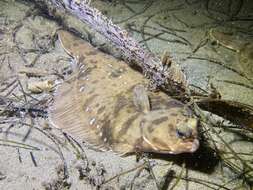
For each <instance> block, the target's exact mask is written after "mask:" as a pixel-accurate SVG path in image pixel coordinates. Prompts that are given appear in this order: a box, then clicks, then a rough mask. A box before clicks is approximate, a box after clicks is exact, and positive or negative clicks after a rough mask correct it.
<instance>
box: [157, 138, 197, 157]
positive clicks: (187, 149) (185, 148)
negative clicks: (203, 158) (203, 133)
mask: <svg viewBox="0 0 253 190" xmlns="http://www.w3.org/2000/svg"><path fill="white" fill-rule="evenodd" d="M198 148H199V140H198V139H194V140H193V141H191V142H187V143H185V142H184V143H180V144H179V145H178V146H177V147H175V148H171V147H170V148H168V149H161V148H160V147H159V148H158V147H156V151H154V152H156V153H160V154H182V153H194V152H195V151H196V150H197V149H198Z"/></svg>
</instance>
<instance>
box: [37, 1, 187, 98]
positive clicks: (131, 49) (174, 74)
mask: <svg viewBox="0 0 253 190" xmlns="http://www.w3.org/2000/svg"><path fill="white" fill-rule="evenodd" d="M33 1H34V2H35V3H36V4H40V5H41V4H43V6H44V7H47V9H51V10H52V8H53V9H61V10H62V9H63V10H65V11H66V12H68V13H71V14H72V15H74V16H76V17H77V18H78V19H79V20H81V21H82V22H84V23H85V24H87V25H88V26H89V27H90V28H92V29H93V30H95V31H97V32H99V33H100V34H101V35H103V36H104V37H105V38H106V39H107V40H109V41H110V42H112V43H113V44H114V45H115V46H116V48H117V49H120V50H121V54H122V57H123V58H124V59H125V60H126V62H127V63H135V64H136V65H137V66H139V67H141V68H142V70H143V72H144V74H145V75H146V76H147V77H148V78H150V79H151V81H152V84H154V86H155V87H159V88H163V89H164V90H165V91H167V92H168V93H172V94H175V93H180V94H185V92H187V89H188V87H187V82H186V77H185V75H184V73H183V72H182V71H181V69H180V67H179V66H178V65H177V64H176V63H174V62H172V61H171V60H169V61H166V63H162V61H161V60H160V59H159V58H158V57H157V56H156V55H154V54H153V53H151V52H149V51H147V50H145V49H143V48H142V47H141V45H139V44H138V43H137V42H136V41H135V40H134V39H133V38H131V37H130V36H129V35H128V33H127V32H126V31H125V30H122V29H121V28H120V27H119V26H117V25H115V24H113V23H112V21H111V20H110V19H108V18H107V17H106V16H104V15H103V14H102V13H101V12H100V11H99V10H97V9H95V8H92V7H90V6H89V1H87V0H33ZM40 7H41V6H40ZM50 14H54V11H51V12H50Z"/></svg>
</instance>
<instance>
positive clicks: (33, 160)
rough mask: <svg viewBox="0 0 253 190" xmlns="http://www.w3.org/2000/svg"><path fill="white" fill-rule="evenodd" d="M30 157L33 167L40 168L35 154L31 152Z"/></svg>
mask: <svg viewBox="0 0 253 190" xmlns="http://www.w3.org/2000/svg"><path fill="white" fill-rule="evenodd" d="M30 156H31V159H32V162H33V165H34V166H35V167H37V166H38V164H37V162H36V160H35V158H34V155H33V153H32V152H30Z"/></svg>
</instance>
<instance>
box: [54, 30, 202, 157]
mask: <svg viewBox="0 0 253 190" xmlns="http://www.w3.org/2000/svg"><path fill="white" fill-rule="evenodd" d="M58 36H59V39H60V41H61V44H62V46H63V48H64V49H65V50H66V51H67V53H69V54H70V55H71V56H72V57H73V58H75V59H77V60H79V64H77V66H76V69H75V71H74V73H73V75H72V76H71V77H70V79H68V80H67V81H66V82H64V83H62V84H61V85H59V87H58V88H57V90H56V93H55V94H56V95H55V98H54V103H53V105H52V107H51V111H50V114H49V115H50V116H49V117H50V120H51V123H52V124H53V125H55V126H56V127H58V128H61V129H62V130H63V131H65V132H67V133H69V134H71V135H73V137H76V138H79V139H81V140H83V141H85V142H87V143H89V144H91V145H93V146H96V148H99V149H101V150H113V151H114V152H118V153H120V154H126V153H132V152H156V153H170V154H178V153H183V152H194V151H195V150H196V149H197V148H198V146H199V142H198V140H197V120H196V119H195V118H193V117H192V113H191V111H190V110H189V109H188V108H187V107H186V106H185V105H184V104H182V103H180V102H179V101H177V100H174V99H172V98H170V97H168V96H167V95H166V94H164V93H162V92H158V93H154V92H148V91H145V90H144V88H143V86H145V85H146V84H147V83H148V80H147V79H145V78H144V77H143V76H142V75H141V74H140V73H138V72H136V71H134V70H132V69H131V68H129V67H128V65H127V64H126V63H124V62H122V61H119V60H117V59H115V58H114V57H112V56H109V55H106V54H104V53H102V52H100V51H99V50H97V49H95V48H94V47H92V46H91V45H89V44H88V43H87V42H85V41H83V40H81V39H79V38H77V37H75V36H74V35H72V34H70V33H68V32H66V31H58ZM145 93H146V94H145ZM136 95H137V96H143V97H139V98H136ZM147 101H149V102H148V103H147Z"/></svg>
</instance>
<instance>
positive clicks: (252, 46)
mask: <svg viewBox="0 0 253 190" xmlns="http://www.w3.org/2000/svg"><path fill="white" fill-rule="evenodd" d="M210 35H211V37H212V38H213V39H214V40H216V42H217V43H218V44H220V45H222V46H224V47H226V48H228V49H231V50H233V51H235V52H237V59H238V60H237V62H238V64H239V65H238V66H239V67H240V69H241V71H242V72H243V73H244V74H245V75H246V76H247V77H248V78H250V79H253V39H245V38H243V37H242V36H239V35H235V34H233V33H225V32H221V31H218V30H211V31H210Z"/></svg>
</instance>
